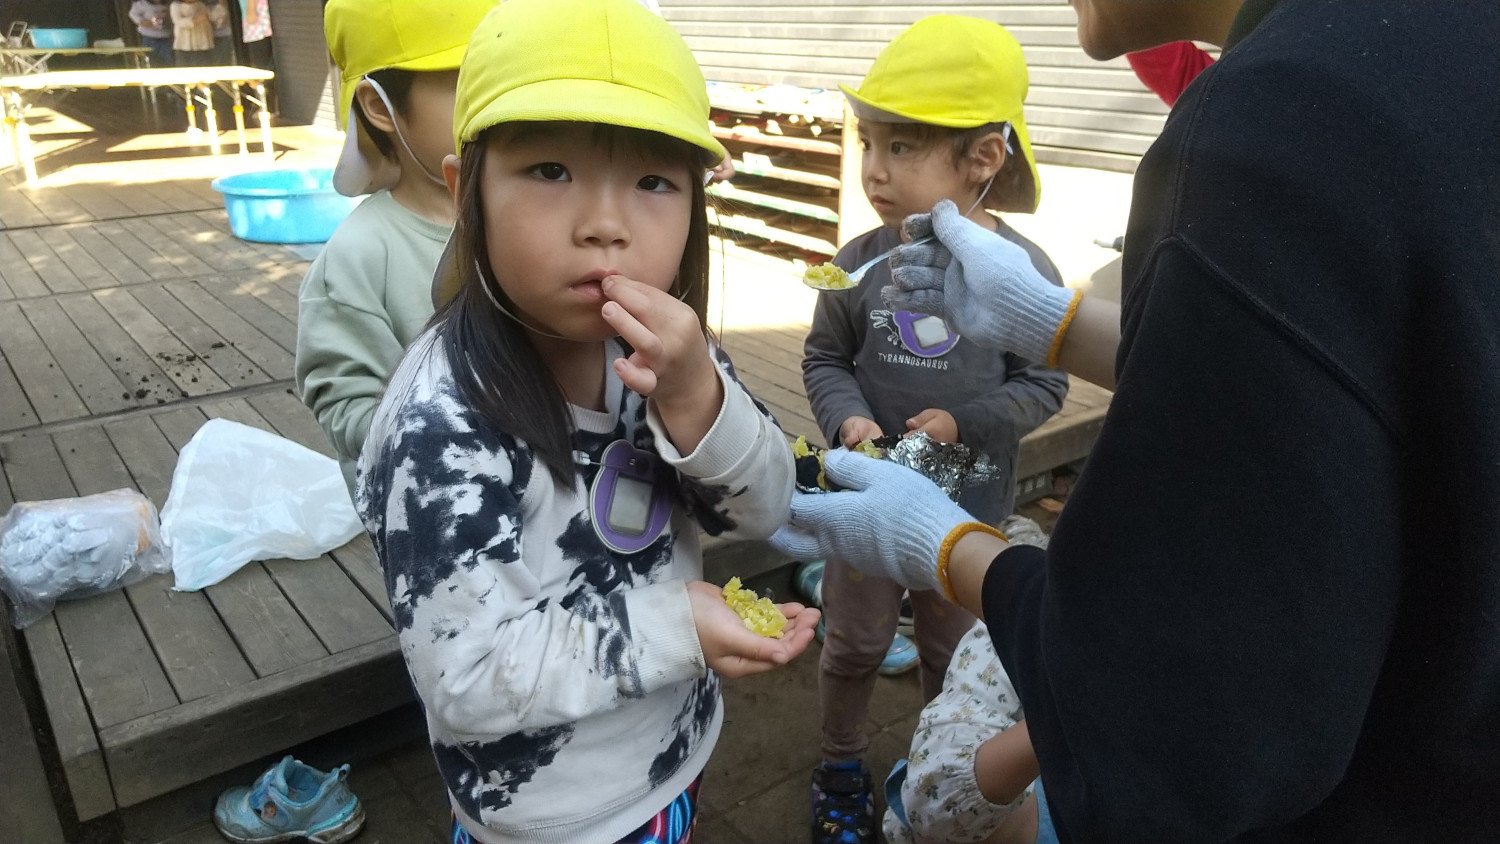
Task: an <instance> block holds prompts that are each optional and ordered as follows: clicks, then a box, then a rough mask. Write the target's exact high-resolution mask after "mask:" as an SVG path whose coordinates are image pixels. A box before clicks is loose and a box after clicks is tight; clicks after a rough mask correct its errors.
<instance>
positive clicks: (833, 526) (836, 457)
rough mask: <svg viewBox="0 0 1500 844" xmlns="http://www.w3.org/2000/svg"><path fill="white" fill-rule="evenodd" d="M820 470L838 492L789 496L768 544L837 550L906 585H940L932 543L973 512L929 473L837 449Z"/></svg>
mask: <svg viewBox="0 0 1500 844" xmlns="http://www.w3.org/2000/svg"><path fill="white" fill-rule="evenodd" d="M823 470H824V472H825V473H826V474H827V476H828V479H829V480H831V481H833V482H834V483H836V484H838V485H839V486H842V487H845V488H846V489H845V491H843V492H824V493H806V492H798V493H796V494H795V495H793V496H792V519H791V522H790V523H788V524H786V525H783V526H782V527H781V529H780V530H778V531H776V533H775V534H774V535H772V536H771V539H770V542H771V545H772V546H774V547H775V548H776V550H778V551H780V552H781V553H783V554H786V555H787V556H788V557H791V558H792V559H796V560H820V559H827V558H829V557H836V558H838V559H839V560H842V561H843V562H845V563H847V564H849V565H851V566H853V567H854V568H856V569H858V570H860V571H862V572H864V573H865V574H869V575H875V576H878V577H885V578H889V579H891V580H894V581H896V582H897V583H899V584H901V585H902V586H905V587H906V588H907V589H937V590H940V591H941V590H942V585H941V584H940V583H939V581H938V574H937V564H938V551H939V550H940V548H941V547H942V544H943V540H944V539H945V538H946V537H947V536H948V533H949V532H950V531H952V530H953V529H954V528H955V527H958V526H959V525H961V524H964V523H966V522H972V521H974V517H973V516H971V515H969V514H968V513H967V512H965V511H964V509H963V508H962V507H959V506H958V505H957V504H954V503H953V501H952V499H950V498H949V497H948V496H947V495H945V494H944V493H943V491H942V490H941V489H939V488H938V487H937V485H936V484H934V483H933V482H932V481H930V480H928V479H927V478H925V477H923V476H922V475H919V474H917V473H916V472H914V471H912V470H911V469H908V468H906V467H905V466H901V465H898V464H896V463H891V462H888V461H885V460H875V459H872V458H869V457H866V456H864V455H862V454H853V453H850V452H849V451H846V450H844V449H836V450H834V451H830V452H828V454H827V455H826V456H825V457H824V462H823Z"/></svg>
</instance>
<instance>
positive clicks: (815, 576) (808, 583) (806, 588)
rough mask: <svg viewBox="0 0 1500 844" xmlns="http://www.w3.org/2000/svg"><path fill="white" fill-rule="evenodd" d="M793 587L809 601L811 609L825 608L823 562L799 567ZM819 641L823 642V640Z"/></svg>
mask: <svg viewBox="0 0 1500 844" xmlns="http://www.w3.org/2000/svg"><path fill="white" fill-rule="evenodd" d="M792 585H793V586H794V587H796V589H797V592H798V593H800V594H801V595H802V597H803V598H804V599H806V600H807V605H808V606H810V607H822V606H823V561H822V560H813V561H812V562H810V563H803V564H802V565H800V566H797V572H796V574H793V575H792ZM818 641H820V642H821V641H823V640H822V639H821V638H819V639H818Z"/></svg>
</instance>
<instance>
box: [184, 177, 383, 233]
mask: <svg viewBox="0 0 1500 844" xmlns="http://www.w3.org/2000/svg"><path fill="white" fill-rule="evenodd" d="M213 189H214V190H216V191H218V192H219V193H222V194H224V208H225V209H226V210H227V211H228V212H229V230H230V231H231V232H234V236H235V237H237V238H239V239H241V240H253V241H256V242H258V243H322V242H323V241H325V240H327V239H328V238H330V237H332V236H333V230H334V229H336V228H338V227H339V223H342V222H343V221H344V218H345V217H347V216H349V212H350V211H352V210H354V206H356V205H358V204H359V198H357V197H348V196H342V195H340V194H339V193H338V192H337V191H335V190H334V189H333V171H332V170H328V169H322V170H266V171H264V172H258V173H240V174H238V175H235V176H224V177H222V178H218V179H214V181H213Z"/></svg>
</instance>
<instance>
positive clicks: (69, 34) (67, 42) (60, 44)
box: [27, 29, 89, 50]
mask: <svg viewBox="0 0 1500 844" xmlns="http://www.w3.org/2000/svg"><path fill="white" fill-rule="evenodd" d="M27 31H28V32H30V33H31V44H32V46H34V47H45V48H47V49H49V50H51V49H63V50H66V49H70V48H73V47H87V46H88V45H89V31H88V30H87V29H32V30H27Z"/></svg>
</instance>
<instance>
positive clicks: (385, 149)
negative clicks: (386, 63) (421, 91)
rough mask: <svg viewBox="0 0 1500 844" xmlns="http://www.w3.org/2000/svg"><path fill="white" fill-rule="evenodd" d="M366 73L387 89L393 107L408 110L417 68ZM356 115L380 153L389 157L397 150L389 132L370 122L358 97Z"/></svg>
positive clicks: (394, 68) (390, 68) (392, 68)
mask: <svg viewBox="0 0 1500 844" xmlns="http://www.w3.org/2000/svg"><path fill="white" fill-rule="evenodd" d="M365 75H366V76H368V77H370V78H371V79H373V80H374V81H375V84H376V85H379V86H380V88H381V90H383V91H385V95H386V96H387V97H390V99H391V108H394V109H398V110H401V111H404V110H406V104H407V103H408V102H410V100H411V83H412V80H413V79H416V78H417V72H416V71H415V70H403V69H401V68H399V67H386V68H381V69H380V70H372V71H370V72H369V73H367V74H365ZM355 84H358V83H355ZM394 116H395V115H392V117H394ZM354 117H355V118H356V119H357V120H359V125H360V126H362V127H363V128H364V130H365V134H366V135H368V136H370V140H372V141H374V142H375V148H376V149H378V150H380V154H381V155H383V156H385V157H387V158H389V157H390V156H391V154H392V153H393V152H395V150H396V145H395V142H393V141H392V140H391V136H390V134H389V133H387V132H383V131H381V130H380V129H376V128H375V124H373V123H371V122H370V118H369V117H367V116H366V115H365V109H364V106H362V105H360V104H359V98H358V97H356V98H355V99H354Z"/></svg>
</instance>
